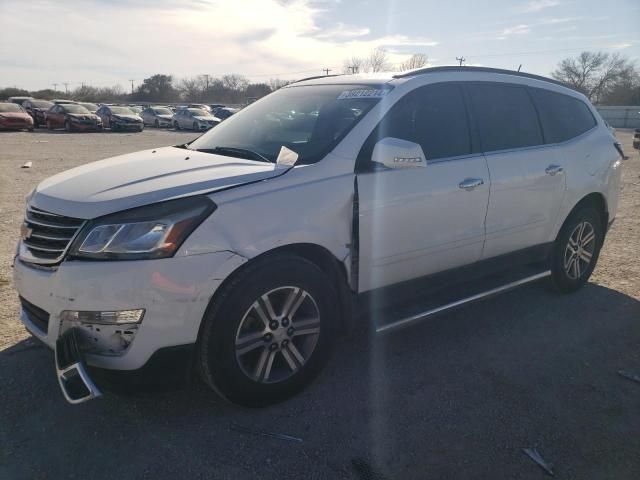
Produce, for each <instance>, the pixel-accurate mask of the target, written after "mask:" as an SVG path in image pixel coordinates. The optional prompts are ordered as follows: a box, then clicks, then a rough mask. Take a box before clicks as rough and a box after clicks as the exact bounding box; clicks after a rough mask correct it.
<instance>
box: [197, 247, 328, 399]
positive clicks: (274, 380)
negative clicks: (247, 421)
mask: <svg viewBox="0 0 640 480" xmlns="http://www.w3.org/2000/svg"><path fill="white" fill-rule="evenodd" d="M296 289H297V290H296ZM265 297H266V298H268V299H269V304H270V305H271V306H272V308H271V311H272V312H275V315H269V314H268V313H267V315H268V316H269V321H265V320H261V317H260V312H259V310H262V312H268V311H269V309H268V308H267V307H266V304H265V303H264V298H265ZM289 299H291V300H292V302H291V303H290V304H291V305H294V306H296V305H297V308H291V309H290V312H291V318H290V319H289V318H288V316H287V315H284V313H285V310H286V308H285V307H286V305H287V300H289ZM259 301H260V302H262V303H259ZM337 305H338V295H337V293H336V291H335V289H334V287H333V286H332V284H331V282H330V280H329V278H328V277H327V276H326V275H325V274H324V272H323V271H322V270H320V269H319V268H318V267H317V266H316V265H315V264H313V263H311V262H310V261H308V260H306V259H304V258H301V257H297V256H294V255H282V254H280V255H272V256H270V257H267V258H264V259H262V260H257V261H256V262H255V263H254V264H253V265H249V266H248V267H246V268H245V269H244V270H242V271H241V272H240V273H238V274H237V275H235V276H234V277H233V278H232V279H231V280H230V281H229V282H228V283H227V284H226V285H225V286H223V288H222V290H221V291H220V293H219V294H217V295H216V298H215V300H214V301H213V302H212V304H211V305H210V306H209V308H208V309H207V313H206V314H205V316H204V318H203V325H202V328H201V332H200V338H199V343H198V358H199V362H198V363H199V367H200V373H201V376H202V378H203V379H204V381H205V383H206V384H207V385H208V386H209V387H210V388H212V389H213V390H214V391H215V392H217V393H218V394H219V395H221V396H222V397H223V398H225V399H226V400H228V401H230V402H232V403H236V404H239V405H243V406H246V407H263V406H267V405H271V404H274V403H277V402H280V401H282V400H285V399H287V398H289V397H291V396H293V395H295V394H296V393H298V392H299V391H300V390H302V389H303V388H304V387H305V386H306V385H307V384H308V383H309V382H311V381H312V380H313V379H314V378H315V376H316V375H317V374H318V373H319V372H320V370H321V369H322V367H323V366H324V365H325V363H326V361H327V359H328V356H329V352H330V350H331V345H332V343H333V340H334V338H335V336H336V332H337V329H336V323H337V322H336V319H337V318H338V314H339V312H338V309H337ZM315 318H317V320H311V319H315ZM301 319H302V320H301ZM301 322H304V323H301ZM243 337H246V338H247V339H248V338H250V339H251V340H247V339H245V340H244V341H243ZM238 345H241V346H242V348H240V349H239V347H238ZM260 366H261V367H260ZM294 367H295V368H294Z"/></svg>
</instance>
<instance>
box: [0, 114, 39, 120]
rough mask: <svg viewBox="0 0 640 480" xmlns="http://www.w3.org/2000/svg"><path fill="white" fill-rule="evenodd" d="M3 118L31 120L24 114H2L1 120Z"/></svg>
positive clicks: (0, 115)
mask: <svg viewBox="0 0 640 480" xmlns="http://www.w3.org/2000/svg"><path fill="white" fill-rule="evenodd" d="M1 117H4V118H24V119H25V120H26V119H27V118H31V117H30V116H29V114H28V113H24V112H0V118H1Z"/></svg>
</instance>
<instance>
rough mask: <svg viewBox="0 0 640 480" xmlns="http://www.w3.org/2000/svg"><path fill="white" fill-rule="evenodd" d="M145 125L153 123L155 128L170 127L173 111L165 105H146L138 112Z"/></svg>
mask: <svg viewBox="0 0 640 480" xmlns="http://www.w3.org/2000/svg"><path fill="white" fill-rule="evenodd" d="M140 116H141V117H142V121H143V122H144V124H145V125H153V126H154V127H156V128H160V127H171V125H172V124H171V119H172V118H173V112H172V111H171V110H169V109H168V108H167V107H159V106H154V107H147V108H145V109H144V110H143V111H142V113H141V114H140Z"/></svg>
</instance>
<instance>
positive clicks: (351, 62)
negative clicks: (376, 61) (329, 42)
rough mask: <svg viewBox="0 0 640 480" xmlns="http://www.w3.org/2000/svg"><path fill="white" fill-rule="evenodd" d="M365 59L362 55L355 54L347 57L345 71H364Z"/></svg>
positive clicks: (343, 67) (343, 70)
mask: <svg viewBox="0 0 640 480" xmlns="http://www.w3.org/2000/svg"><path fill="white" fill-rule="evenodd" d="M364 66H365V60H364V59H363V58H362V57H356V56H353V57H351V58H345V60H344V64H343V66H342V72H343V73H362V72H363V71H364Z"/></svg>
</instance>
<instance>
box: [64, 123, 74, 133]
mask: <svg viewBox="0 0 640 480" xmlns="http://www.w3.org/2000/svg"><path fill="white" fill-rule="evenodd" d="M64 129H65V130H66V131H67V132H71V131H72V129H71V123H70V122H69V120H65V121H64Z"/></svg>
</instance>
